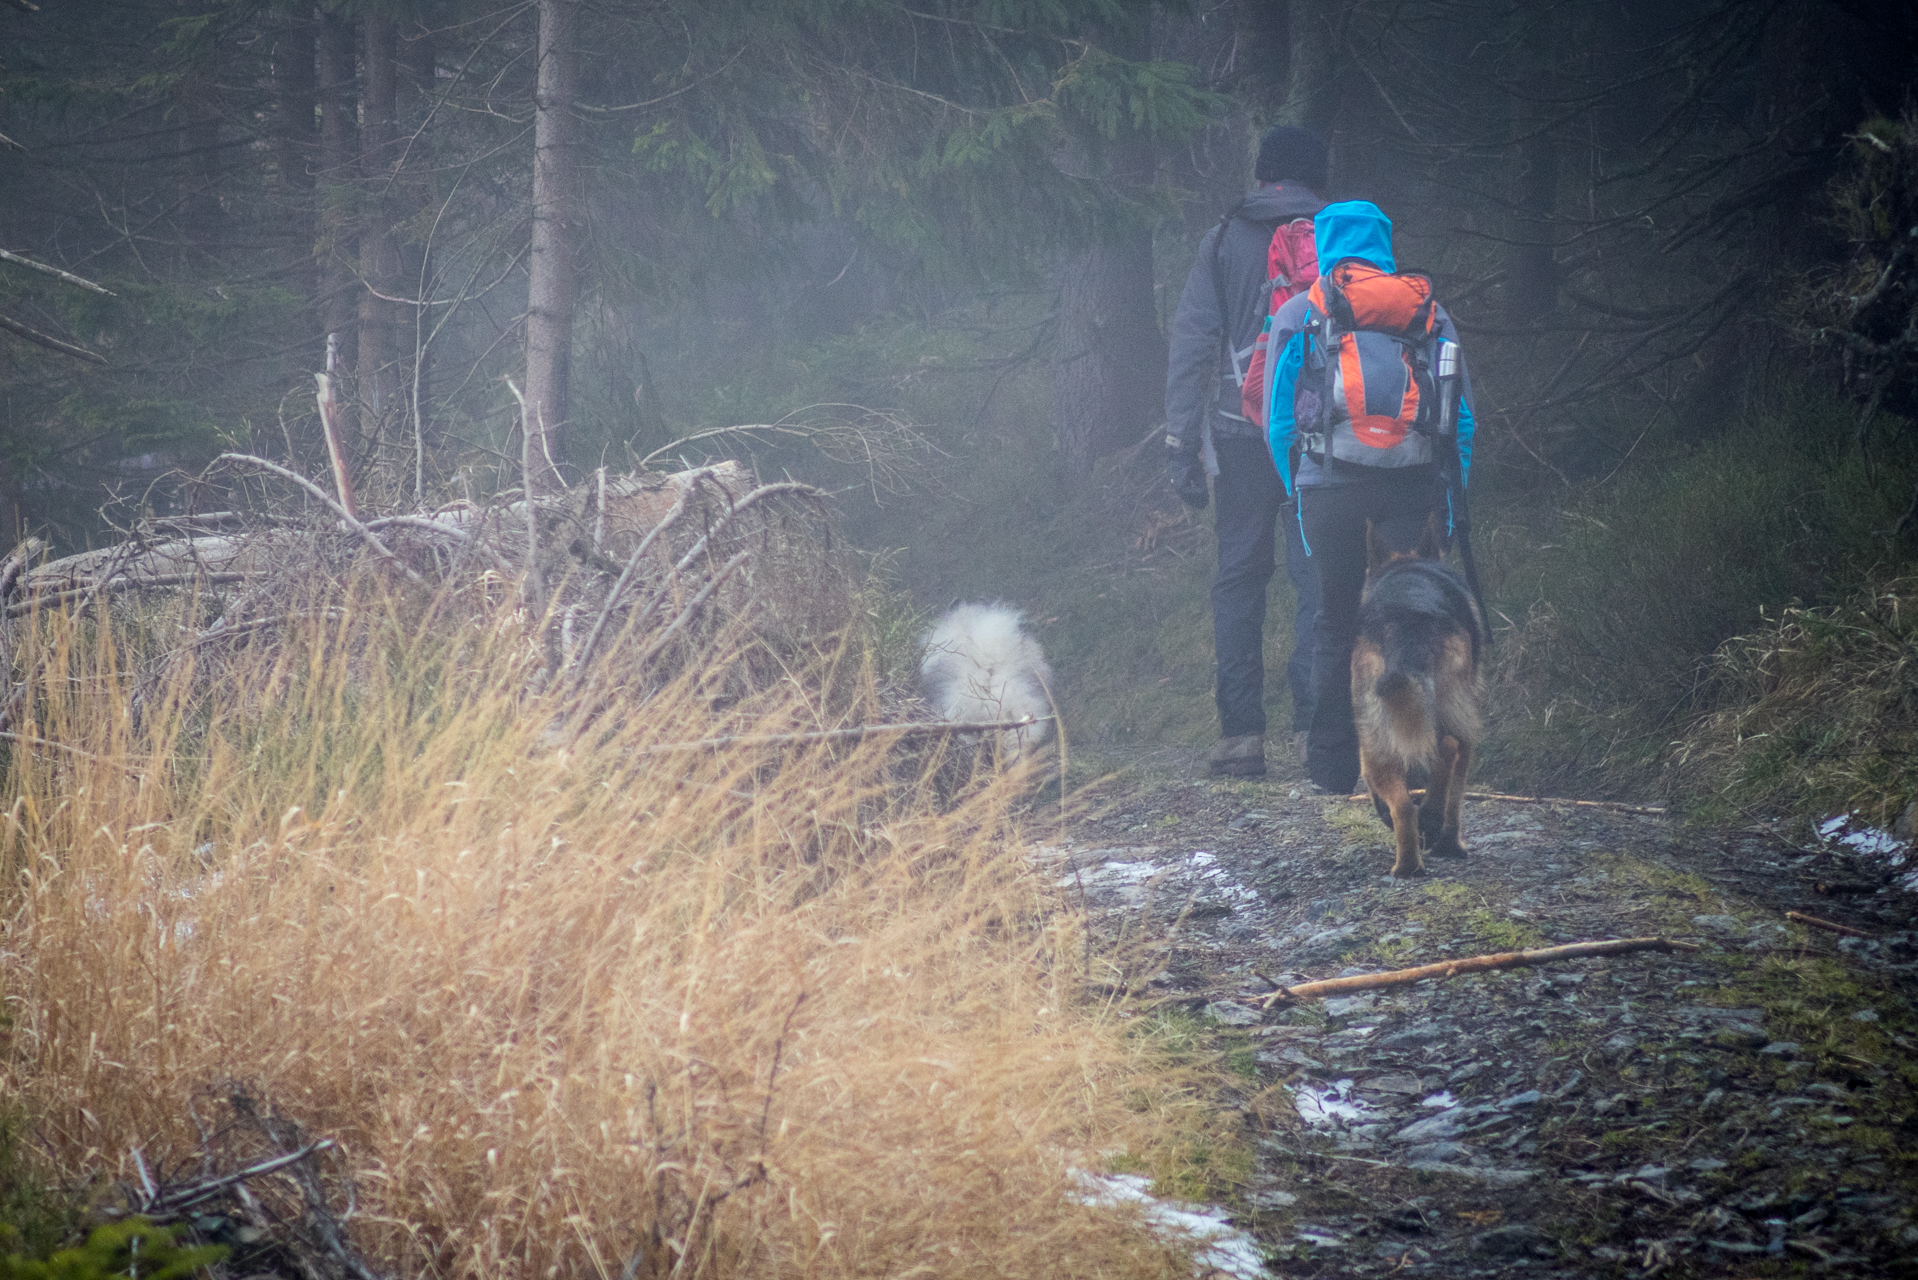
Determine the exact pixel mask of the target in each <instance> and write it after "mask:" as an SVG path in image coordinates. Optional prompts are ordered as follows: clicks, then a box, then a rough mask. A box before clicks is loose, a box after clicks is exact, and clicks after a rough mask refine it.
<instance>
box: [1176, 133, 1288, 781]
mask: <svg viewBox="0 0 1918 1280" xmlns="http://www.w3.org/2000/svg"><path fill="white" fill-rule="evenodd" d="M1325 175H1326V152H1325V143H1324V142H1323V141H1321V140H1320V138H1319V137H1318V135H1317V134H1315V133H1312V132H1311V131H1310V130H1307V129H1297V128H1291V127H1289V126H1284V125H1281V126H1280V127H1278V128H1275V129H1273V130H1271V131H1270V132H1268V133H1267V134H1266V135H1265V137H1264V138H1263V139H1262V140H1261V141H1260V143H1259V158H1258V163H1257V164H1256V165H1255V167H1254V169H1253V177H1254V178H1255V179H1256V180H1257V182H1258V184H1259V185H1258V187H1257V188H1256V189H1255V190H1254V191H1252V192H1251V193H1250V194H1248V195H1247V196H1246V198H1245V200H1244V201H1243V202H1242V203H1241V204H1240V205H1239V207H1238V208H1237V209H1235V210H1234V211H1233V212H1232V214H1230V215H1229V216H1228V217H1227V218H1225V219H1224V220H1223V221H1222V222H1221V223H1220V225H1219V226H1217V227H1214V228H1213V229H1212V230H1211V231H1210V232H1208V233H1207V235H1206V237H1205V239H1204V240H1203V241H1202V242H1201V243H1200V245H1199V254H1198V258H1197V260H1196V261H1195V262H1194V263H1193V265H1192V272H1191V274H1190V275H1188V276H1187V277H1186V282H1185V290H1184V292H1183V293H1181V294H1180V295H1179V309H1178V311H1177V312H1176V313H1175V314H1174V316H1173V318H1172V334H1171V350H1170V353H1169V354H1170V361H1169V365H1168V374H1167V377H1166V388H1165V418H1166V438H1165V447H1166V473H1167V477H1168V478H1169V479H1170V480H1171V483H1172V488H1173V490H1174V491H1175V492H1176V493H1177V494H1178V495H1179V497H1180V498H1181V499H1182V500H1183V501H1184V502H1185V503H1186V505H1188V506H1190V507H1193V508H1194V509H1199V510H1203V509H1204V507H1205V505H1206V501H1207V487H1206V480H1207V478H1208V477H1210V478H1211V481H1212V485H1211V496H1212V497H1216V498H1217V499H1218V512H1217V515H1216V519H1215V528H1216V530H1217V533H1218V539H1219V568H1218V574H1217V576H1216V577H1215V578H1214V579H1213V582H1212V640H1213V649H1214V652H1215V654H1216V656H1217V660H1218V674H1217V680H1216V683H1215V685H1214V691H1213V697H1214V701H1215V702H1216V703H1217V705H1218V709H1219V742H1218V745H1216V746H1215V747H1213V748H1212V749H1211V750H1210V751H1208V752H1207V753H1206V758H1205V759H1206V766H1207V769H1208V771H1209V772H1210V773H1211V774H1212V775H1213V776H1215V777H1218V776H1236V777H1258V776H1260V775H1262V774H1263V773H1264V772H1265V728H1266V726H1265V593H1266V587H1267V585H1268V584H1269V583H1270V582H1271V581H1272V573H1273V570H1274V568H1275V565H1276V557H1275V551H1276V547H1275V540H1274V537H1273V531H1274V526H1275V524H1276V525H1278V526H1280V527H1283V528H1284V530H1285V540H1286V554H1285V566H1286V576H1287V577H1288V578H1289V579H1290V580H1291V582H1292V586H1293V588H1294V591H1295V593H1296V595H1297V600H1298V610H1297V614H1296V616H1295V617H1294V619H1293V639H1294V643H1293V649H1292V657H1291V660H1290V661H1289V662H1288V663H1287V664H1286V678H1287V682H1288V684H1289V685H1290V686H1291V690H1292V728H1293V730H1294V731H1295V732H1300V731H1303V730H1304V729H1305V727H1306V725H1307V724H1308V723H1310V718H1311V713H1312V619H1313V617H1314V616H1315V615H1316V614H1317V613H1318V600H1317V598H1316V597H1317V591H1318V580H1317V578H1316V577H1315V575H1314V574H1313V573H1312V570H1311V567H1310V565H1309V564H1307V562H1306V558H1305V549H1304V547H1303V546H1301V545H1300V542H1299V530H1298V521H1297V520H1296V519H1295V518H1293V516H1292V514H1291V512H1290V511H1289V509H1287V510H1284V511H1283V512H1282V508H1285V506H1286V491H1285V488H1284V485H1283V483H1282V482H1281V480H1280V477H1279V474H1278V471H1277V470H1276V469H1275V468H1274V467H1273V465H1272V458H1271V455H1270V454H1269V453H1267V451H1266V447H1265V441H1264V439H1263V435H1262V433H1261V431H1260V429H1259V427H1258V425H1257V424H1255V423H1254V422H1252V421H1251V420H1250V419H1248V418H1246V417H1245V416H1244V414H1242V413H1241V412H1240V392H1241V388H1242V387H1243V384H1244V380H1245V369H1246V362H1247V360H1248V359H1249V358H1250V356H1251V353H1252V348H1253V343H1254V342H1256V341H1257V340H1258V337H1259V334H1260V331H1261V329H1262V327H1263V325H1264V321H1265V307H1266V301H1267V297H1268V295H1269V285H1268V283H1267V281H1266V278H1265V270H1266V248H1267V246H1268V244H1269V243H1270V242H1271V240H1272V232H1273V230H1274V229H1275V228H1276V227H1278V226H1279V225H1280V224H1281V223H1286V222H1291V221H1293V220H1294V219H1297V218H1310V217H1311V216H1312V215H1313V214H1315V213H1317V212H1318V211H1319V209H1321V208H1322V207H1324V205H1325V201H1324V200H1322V199H1320V198H1319V196H1318V194H1317V192H1318V191H1319V190H1320V189H1322V188H1323V187H1324V186H1325Z"/></svg>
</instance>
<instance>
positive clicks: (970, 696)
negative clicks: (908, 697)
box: [919, 604, 1052, 761]
mask: <svg viewBox="0 0 1918 1280" xmlns="http://www.w3.org/2000/svg"><path fill="white" fill-rule="evenodd" d="M1023 621H1024V620H1023V616H1022V615H1021V614H1020V612H1019V611H1018V610H1017V609H1013V608H1009V607H1008V606H1006V605H1003V604H954V605H953V606H952V608H950V609H948V610H946V616H945V617H943V618H941V619H939V623H938V625H937V626H935V627H933V629H932V630H930V631H928V632H927V633H926V634H925V637H924V640H925V646H926V656H925V660H924V661H922V662H921V663H920V664H919V683H920V687H921V688H922V689H924V691H925V694H926V699H927V700H928V701H929V702H931V703H932V705H933V707H934V709H936V710H937V711H938V713H939V715H940V716H941V717H942V718H943V719H946V720H950V721H952V722H954V723H956V724H957V723H965V722H967V721H976V722H989V721H993V720H1020V719H1024V718H1026V717H1028V716H1030V717H1032V718H1033V719H1038V718H1039V717H1041V716H1050V715H1051V714H1052V699H1051V698H1050V697H1049V696H1048V694H1047V689H1048V687H1049V686H1050V685H1051V683H1052V668H1051V667H1048V666H1047V665H1046V655H1045V654H1044V653H1043V652H1042V651H1041V650H1040V648H1039V642H1038V641H1037V640H1034V639H1033V638H1032V637H1031V636H1030V635H1028V634H1027V633H1026V629H1025V627H1024V625H1023ZM1051 727H1052V725H1051V722H1050V721H1042V722H1041V723H1039V724H1036V725H1034V726H1033V727H1032V728H1030V729H1002V730H1000V731H999V751H1000V758H1001V759H1002V760H1006V761H1011V760H1016V759H1018V758H1019V756H1020V755H1021V754H1023V753H1024V752H1025V751H1027V750H1029V749H1030V748H1032V747H1036V746H1038V745H1039V744H1040V743H1041V742H1044V741H1045V740H1046V735H1047V733H1048V731H1049V730H1050V729H1051Z"/></svg>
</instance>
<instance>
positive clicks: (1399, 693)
mask: <svg viewBox="0 0 1918 1280" xmlns="http://www.w3.org/2000/svg"><path fill="white" fill-rule="evenodd" d="M1392 659H1393V654H1392V652H1391V650H1390V649H1388V650H1387V651H1386V668H1385V674H1383V675H1381V676H1380V677H1379V678H1378V682H1377V683H1376V684H1375V685H1374V686H1373V691H1374V692H1375V693H1377V694H1378V698H1379V703H1380V705H1381V707H1383V709H1384V711H1385V715H1384V717H1383V720H1384V724H1383V725H1382V726H1381V727H1382V728H1384V730H1385V736H1386V739H1387V741H1388V742H1389V743H1390V746H1391V750H1392V753H1393V754H1394V755H1396V756H1397V757H1398V758H1399V759H1401V760H1403V761H1405V762H1406V763H1407V764H1429V763H1430V762H1431V759H1432V756H1433V755H1434V753H1436V752H1437V750H1438V687H1437V682H1436V681H1435V680H1434V679H1433V677H1432V673H1431V672H1429V671H1417V670H1411V669H1408V668H1407V667H1404V666H1398V665H1394V663H1393V661H1392Z"/></svg>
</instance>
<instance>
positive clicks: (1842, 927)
mask: <svg viewBox="0 0 1918 1280" xmlns="http://www.w3.org/2000/svg"><path fill="white" fill-rule="evenodd" d="M1785 919H1787V920H1796V921H1797V922H1798V923H1799V924H1802V925H1809V926H1810V927H1811V928H1813V929H1823V930H1824V931H1825V932H1826V933H1842V934H1844V935H1845V936H1846V937H1847V938H1871V937H1876V936H1877V935H1876V934H1870V933H1866V932H1865V931H1864V930H1863V929H1854V928H1852V927H1851V926H1850V925H1848V924H1835V923H1833V922H1832V921H1830V920H1821V919H1819V918H1818V917H1817V916H1808V915H1806V914H1805V913H1804V912H1802V911H1787V912H1786V913H1785Z"/></svg>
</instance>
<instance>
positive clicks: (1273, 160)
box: [1252, 124, 1326, 191]
mask: <svg viewBox="0 0 1918 1280" xmlns="http://www.w3.org/2000/svg"><path fill="white" fill-rule="evenodd" d="M1325 168H1326V162H1325V142H1324V140H1323V139H1321V138H1320V137H1319V135H1318V134H1316V133H1313V132H1312V131H1311V130H1310V129H1301V128H1299V127H1298V126H1296V125H1289V124H1282V125H1279V126H1277V127H1276V128H1274V129H1272V130H1271V131H1270V132H1268V133H1267V134H1266V135H1265V137H1263V138H1261V139H1260V140H1259V162H1258V164H1256V165H1254V166H1253V169H1252V176H1253V177H1254V178H1255V179H1257V180H1258V181H1260V182H1278V181H1279V180H1280V179H1282V178H1292V179H1294V180H1296V181H1298V182H1303V183H1304V184H1305V185H1306V186H1308V187H1310V188H1312V189H1313V190H1314V191H1318V190H1321V189H1323V188H1324V186H1325Z"/></svg>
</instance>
